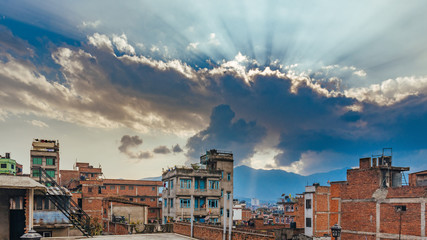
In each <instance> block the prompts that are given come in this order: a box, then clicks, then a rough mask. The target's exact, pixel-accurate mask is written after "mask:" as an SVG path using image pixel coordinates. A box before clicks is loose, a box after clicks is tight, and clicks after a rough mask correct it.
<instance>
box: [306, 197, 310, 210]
mask: <svg viewBox="0 0 427 240" xmlns="http://www.w3.org/2000/svg"><path fill="white" fill-rule="evenodd" d="M305 208H306V209H311V199H307V200H305Z"/></svg>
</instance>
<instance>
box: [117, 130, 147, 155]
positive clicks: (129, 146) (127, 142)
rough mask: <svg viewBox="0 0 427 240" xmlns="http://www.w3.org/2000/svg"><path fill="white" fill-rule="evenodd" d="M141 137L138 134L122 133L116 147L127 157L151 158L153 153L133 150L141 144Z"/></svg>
mask: <svg viewBox="0 0 427 240" xmlns="http://www.w3.org/2000/svg"><path fill="white" fill-rule="evenodd" d="M142 142H143V141H142V139H141V138H140V137H139V136H136V135H135V136H129V135H124V136H123V137H122V139H121V140H120V143H121V144H120V146H119V147H118V149H119V151H120V152H121V153H123V154H125V155H127V156H128V157H129V158H133V159H147V158H152V157H153V154H151V153H150V152H148V151H145V152H144V151H139V152H138V151H135V150H134V149H135V148H136V147H138V146H140V145H142Z"/></svg>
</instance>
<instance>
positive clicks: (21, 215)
mask: <svg viewBox="0 0 427 240" xmlns="http://www.w3.org/2000/svg"><path fill="white" fill-rule="evenodd" d="M44 191H46V187H45V186H43V185H41V184H40V183H38V182H36V181H34V180H33V179H31V178H29V177H25V176H12V175H0V216H1V217H0V240H9V239H11V240H18V239H20V237H21V236H22V235H23V234H24V233H25V232H28V231H29V230H30V229H33V227H34V224H33V218H34V211H33V209H34V193H35V192H41V193H43V192H44Z"/></svg>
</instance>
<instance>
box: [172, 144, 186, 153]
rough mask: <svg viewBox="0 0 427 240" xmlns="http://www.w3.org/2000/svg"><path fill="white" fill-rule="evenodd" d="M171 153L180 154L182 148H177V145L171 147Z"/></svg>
mask: <svg viewBox="0 0 427 240" xmlns="http://www.w3.org/2000/svg"><path fill="white" fill-rule="evenodd" d="M172 152H174V153H180V152H183V150H182V148H181V147H180V146H179V144H177V145H175V146H172Z"/></svg>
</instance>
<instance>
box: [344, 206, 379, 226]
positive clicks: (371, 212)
mask: <svg viewBox="0 0 427 240" xmlns="http://www.w3.org/2000/svg"><path fill="white" fill-rule="evenodd" d="M341 207H342V215H341V226H342V228H343V229H346V230H353V231H364V232H375V228H376V225H375V223H376V220H375V218H376V203H375V202H343V203H342V204H341Z"/></svg>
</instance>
